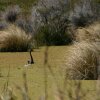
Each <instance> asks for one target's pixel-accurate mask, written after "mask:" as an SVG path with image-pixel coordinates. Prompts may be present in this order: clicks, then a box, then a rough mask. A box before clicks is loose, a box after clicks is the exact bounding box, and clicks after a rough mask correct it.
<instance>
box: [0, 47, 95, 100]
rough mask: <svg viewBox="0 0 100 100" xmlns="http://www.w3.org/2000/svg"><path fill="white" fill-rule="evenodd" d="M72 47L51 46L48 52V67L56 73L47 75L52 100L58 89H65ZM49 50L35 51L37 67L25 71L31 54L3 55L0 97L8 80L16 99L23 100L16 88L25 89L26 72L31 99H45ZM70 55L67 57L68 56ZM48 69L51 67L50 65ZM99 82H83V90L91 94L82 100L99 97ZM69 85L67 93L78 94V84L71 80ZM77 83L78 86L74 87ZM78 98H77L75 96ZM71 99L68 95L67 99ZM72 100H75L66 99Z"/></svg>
mask: <svg viewBox="0 0 100 100" xmlns="http://www.w3.org/2000/svg"><path fill="white" fill-rule="evenodd" d="M69 48H70V46H55V47H54V46H51V47H49V49H48V64H49V65H50V66H51V69H52V71H53V73H54V76H52V74H51V73H50V70H49V69H48V68H47V69H46V72H47V73H46V74H47V94H48V100H58V99H54V95H55V91H56V89H57V85H58V87H59V88H60V89H61V90H63V83H64V75H65V65H64V62H65V61H64V57H65V56H67V53H68V50H69ZM44 54H45V47H41V48H39V49H35V50H34V52H32V55H33V57H34V61H35V64H33V65H32V66H29V68H25V67H24V65H25V64H26V63H27V60H28V58H29V54H28V53H27V52H23V53H17V52H16V53H0V74H1V75H0V94H2V93H3V90H4V88H5V84H6V82H7V81H8V85H9V87H11V88H12V89H13V91H14V94H15V96H18V100H21V95H20V93H21V92H20V91H19V90H17V89H16V85H18V86H21V87H23V76H22V74H23V71H26V74H27V84H28V88H29V96H30V97H31V100H39V98H40V97H41V96H44V95H45V92H44V91H45V75H44V59H45V56H44ZM65 54H66V55H65ZM46 67H47V66H46ZM8 72H9V78H8V77H7V76H8ZM95 83H96V81H82V89H83V90H84V91H88V93H87V95H86V97H85V98H84V99H82V100H89V99H91V100H94V98H93V97H95V94H96V87H95ZM66 84H67V86H66V88H64V90H65V91H66V93H67V90H68V88H69V87H70V88H71V89H70V90H72V91H73V94H75V84H74V83H73V81H67V83H66ZM73 84H74V85H73ZM74 96H75V95H74ZM65 98H67V95H66V96H65ZM66 100H71V99H68V98H67V99H66Z"/></svg>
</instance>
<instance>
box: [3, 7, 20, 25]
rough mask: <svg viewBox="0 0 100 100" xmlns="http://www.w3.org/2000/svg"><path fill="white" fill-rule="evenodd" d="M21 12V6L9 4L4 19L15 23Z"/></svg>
mask: <svg viewBox="0 0 100 100" xmlns="http://www.w3.org/2000/svg"><path fill="white" fill-rule="evenodd" d="M19 13H20V7H19V6H18V5H15V6H9V7H8V8H7V9H6V11H5V13H4V19H5V20H6V21H7V22H10V23H14V22H15V21H16V20H17V17H18V15H19Z"/></svg>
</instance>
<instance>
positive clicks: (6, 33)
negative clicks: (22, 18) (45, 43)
mask: <svg viewBox="0 0 100 100" xmlns="http://www.w3.org/2000/svg"><path fill="white" fill-rule="evenodd" d="M31 46H32V36H31V35H29V34H26V33H25V32H24V31H23V30H21V29H20V28H18V27H16V26H15V25H10V26H9V27H8V29H6V30H3V31H0V51H10V52H15V51H19V52H21V51H27V50H29V49H30V48H31Z"/></svg>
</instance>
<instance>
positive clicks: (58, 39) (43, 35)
mask: <svg viewBox="0 0 100 100" xmlns="http://www.w3.org/2000/svg"><path fill="white" fill-rule="evenodd" d="M34 38H35V40H36V42H37V44H38V45H66V44H70V43H71V42H72V36H71V34H68V33H66V32H63V30H60V28H59V29H57V28H56V27H54V26H49V25H46V26H42V27H41V28H40V30H39V32H38V33H36V34H35V36H34Z"/></svg>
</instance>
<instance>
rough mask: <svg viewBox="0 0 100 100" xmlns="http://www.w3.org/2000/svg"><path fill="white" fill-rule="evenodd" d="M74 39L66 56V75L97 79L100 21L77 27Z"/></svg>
mask: <svg viewBox="0 0 100 100" xmlns="http://www.w3.org/2000/svg"><path fill="white" fill-rule="evenodd" d="M76 41H78V42H75V43H74V44H73V45H72V46H71V48H70V53H69V56H66V58H65V59H66V60H65V61H66V62H65V63H66V70H67V71H66V77H68V78H69V79H79V80H80V79H97V78H98V73H100V72H99V71H98V70H99V68H98V66H100V65H99V64H100V63H99V62H100V23H94V24H93V25H90V26H88V27H87V28H82V29H77V33H76Z"/></svg>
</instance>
